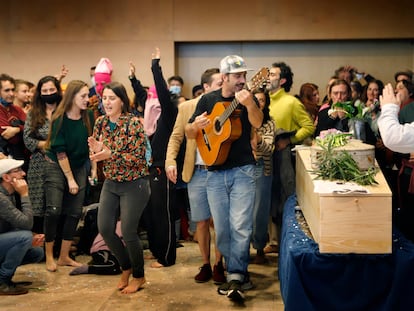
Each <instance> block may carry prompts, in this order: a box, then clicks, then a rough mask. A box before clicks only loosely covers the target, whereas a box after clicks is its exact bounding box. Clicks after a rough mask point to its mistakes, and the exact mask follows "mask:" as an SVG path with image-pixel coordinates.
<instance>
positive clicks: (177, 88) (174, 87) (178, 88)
mask: <svg viewBox="0 0 414 311" xmlns="http://www.w3.org/2000/svg"><path fill="white" fill-rule="evenodd" d="M169 91H170V92H171V93H173V94H176V95H180V94H181V86H179V85H171V86H170V89H169Z"/></svg>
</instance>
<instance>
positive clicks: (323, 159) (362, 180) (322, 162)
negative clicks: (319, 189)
mask: <svg viewBox="0 0 414 311" xmlns="http://www.w3.org/2000/svg"><path fill="white" fill-rule="evenodd" d="M331 135H333V136H336V135H344V134H336V135H335V134H330V135H328V136H327V137H326V138H325V139H320V140H316V143H317V145H318V146H319V147H321V148H322V151H321V152H318V155H317V161H318V169H316V170H314V171H312V173H314V174H315V175H316V179H324V180H326V179H329V180H338V179H339V180H344V181H351V182H355V183H357V184H359V185H373V184H378V182H377V181H376V180H375V175H376V174H377V169H376V168H375V167H371V168H369V169H368V170H365V171H362V170H361V169H360V168H359V167H358V163H357V162H356V161H355V160H354V158H352V156H351V154H350V153H349V152H348V151H346V150H335V149H336V148H337V147H338V146H337V145H336V142H337V141H338V140H340V141H341V140H343V138H342V139H338V138H335V137H331Z"/></svg>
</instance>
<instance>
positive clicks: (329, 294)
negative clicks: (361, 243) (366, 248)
mask: <svg viewBox="0 0 414 311" xmlns="http://www.w3.org/2000/svg"><path fill="white" fill-rule="evenodd" d="M296 205H297V202H296V196H295V195H293V196H291V197H290V198H289V199H288V200H287V202H286V205H285V209H284V213H283V225H282V237H281V245H280V254H279V280H280V291H281V294H282V298H283V301H284V305H285V310H286V311H296V310H297V311H312V310H315V311H325V310H326V311H341V310H346V311H358V310H361V311H369V310H372V311H395V310H405V311H408V310H414V244H413V243H412V242H410V241H408V240H407V239H405V238H404V237H403V236H401V234H399V233H398V232H396V231H394V233H393V247H392V249H393V252H392V254H378V255H361V254H321V253H319V247H318V244H317V243H316V242H315V241H314V240H312V239H311V238H309V237H308V236H307V235H306V234H305V233H304V232H303V230H302V228H301V227H300V225H299V224H298V222H297V218H296V215H295V206H296ZM413 222H414V221H413ZM413 225H414V224H413Z"/></svg>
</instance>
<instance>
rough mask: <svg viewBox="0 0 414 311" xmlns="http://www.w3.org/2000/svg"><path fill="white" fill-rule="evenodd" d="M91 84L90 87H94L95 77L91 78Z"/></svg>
mask: <svg viewBox="0 0 414 311" xmlns="http://www.w3.org/2000/svg"><path fill="white" fill-rule="evenodd" d="M91 83H92V86H95V84H96V83H95V77H91Z"/></svg>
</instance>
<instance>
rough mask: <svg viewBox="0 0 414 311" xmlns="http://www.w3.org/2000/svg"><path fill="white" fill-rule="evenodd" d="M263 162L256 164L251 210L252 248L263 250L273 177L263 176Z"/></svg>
mask: <svg viewBox="0 0 414 311" xmlns="http://www.w3.org/2000/svg"><path fill="white" fill-rule="evenodd" d="M263 170H264V166H263V162H262V161H259V162H258V164H256V198H255V202H254V209H253V238H252V242H253V247H254V248H255V249H261V250H262V249H264V247H265V246H266V243H267V238H268V236H267V233H268V224H269V217H270V207H271V195H270V193H271V191H272V179H273V176H265V175H263Z"/></svg>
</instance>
